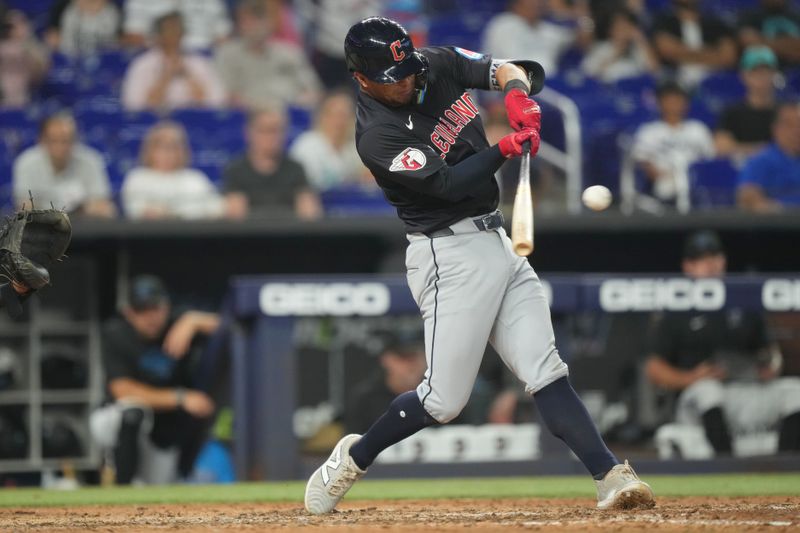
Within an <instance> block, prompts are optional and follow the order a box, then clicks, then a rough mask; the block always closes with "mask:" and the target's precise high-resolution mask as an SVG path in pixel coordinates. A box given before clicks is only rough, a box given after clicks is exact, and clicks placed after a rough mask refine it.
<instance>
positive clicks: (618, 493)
mask: <svg viewBox="0 0 800 533" xmlns="http://www.w3.org/2000/svg"><path fill="white" fill-rule="evenodd" d="M595 483H596V484H597V508H598V509H649V508H651V507H653V506H654V505H655V504H656V502H655V495H654V494H653V489H651V488H650V485H648V484H647V483H645V482H644V481H642V480H641V479H639V476H637V475H636V472H634V471H633V468H632V467H631V465H629V464H628V461H627V460H626V461H625V463H624V464H621V465H617V466H615V467H614V468H612V469H611V470H609V471H608V473H607V474H606V476H605V477H604V478H603V479H601V480H600V481H595Z"/></svg>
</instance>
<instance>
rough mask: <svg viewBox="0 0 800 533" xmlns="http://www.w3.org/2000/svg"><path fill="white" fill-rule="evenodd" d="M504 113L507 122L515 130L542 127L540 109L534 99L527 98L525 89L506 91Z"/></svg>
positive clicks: (538, 128)
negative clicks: (506, 116)
mask: <svg viewBox="0 0 800 533" xmlns="http://www.w3.org/2000/svg"><path fill="white" fill-rule="evenodd" d="M505 104H506V114H507V115H508V123H509V124H511V127H512V128H514V130H515V131H520V130H523V129H525V128H533V129H535V130H536V131H539V130H541V128H542V110H541V108H540V107H539V104H537V103H536V100H534V99H533V98H528V95H527V94H525V91H523V90H522V89H517V88H514V89H512V90H510V91H508V94H506V97H505Z"/></svg>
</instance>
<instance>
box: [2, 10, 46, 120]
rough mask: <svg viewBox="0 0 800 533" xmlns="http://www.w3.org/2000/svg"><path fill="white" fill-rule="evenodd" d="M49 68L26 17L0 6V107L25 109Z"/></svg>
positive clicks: (43, 49) (43, 51)
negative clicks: (34, 89) (33, 91)
mask: <svg viewBox="0 0 800 533" xmlns="http://www.w3.org/2000/svg"><path fill="white" fill-rule="evenodd" d="M49 66H50V60H49V57H48V54H47V49H46V48H45V47H44V46H43V45H42V44H41V43H39V41H37V40H36V36H35V35H34V34H33V32H32V31H31V28H30V25H29V24H28V20H27V19H26V18H25V15H24V14H23V13H22V12H21V11H9V10H7V9H5V8H4V7H3V6H2V5H0V107H24V106H25V105H26V104H27V103H28V102H29V101H30V97H31V92H32V90H33V88H34V87H35V86H36V85H37V84H38V83H39V82H40V81H41V80H42V79H43V78H44V76H45V74H46V73H47V69H48V67H49Z"/></svg>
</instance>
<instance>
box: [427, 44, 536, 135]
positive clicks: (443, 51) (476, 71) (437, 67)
mask: <svg viewBox="0 0 800 533" xmlns="http://www.w3.org/2000/svg"><path fill="white" fill-rule="evenodd" d="M426 57H427V58H428V60H429V61H430V62H431V70H432V71H440V72H447V71H449V72H450V74H451V75H452V76H453V78H454V79H455V80H456V81H458V82H459V83H460V84H461V85H462V86H464V87H465V88H468V89H483V90H493V91H503V92H504V93H505V99H504V102H505V106H506V113H507V114H508V122H509V124H510V125H511V127H512V128H514V130H515V131H521V130H523V129H525V128H534V129H536V130H539V129H540V128H541V122H542V118H541V110H540V108H539V104H537V103H536V101H534V100H533V99H531V98H529V95H530V94H535V93H538V92H539V91H540V90H541V89H542V86H543V84H544V78H545V73H544V69H542V66H541V65H540V64H539V63H537V62H535V61H529V60H516V59H497V58H493V57H491V56H489V55H485V54H479V53H477V52H472V51H470V50H464V49H463V48H458V47H434V48H427V49H426Z"/></svg>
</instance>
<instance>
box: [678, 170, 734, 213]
mask: <svg viewBox="0 0 800 533" xmlns="http://www.w3.org/2000/svg"><path fill="white" fill-rule="evenodd" d="M736 176H737V170H736V168H735V167H734V166H733V163H731V161H730V160H729V159H710V160H708V161H699V162H697V163H694V164H693V165H692V166H691V167H689V180H690V186H691V195H692V206H693V207H695V208H700V209H702V208H710V207H727V206H733V205H735V204H736Z"/></svg>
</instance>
